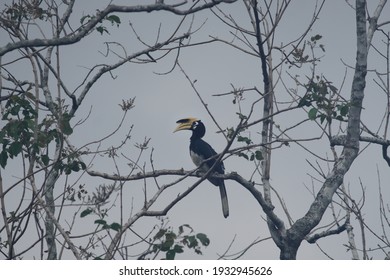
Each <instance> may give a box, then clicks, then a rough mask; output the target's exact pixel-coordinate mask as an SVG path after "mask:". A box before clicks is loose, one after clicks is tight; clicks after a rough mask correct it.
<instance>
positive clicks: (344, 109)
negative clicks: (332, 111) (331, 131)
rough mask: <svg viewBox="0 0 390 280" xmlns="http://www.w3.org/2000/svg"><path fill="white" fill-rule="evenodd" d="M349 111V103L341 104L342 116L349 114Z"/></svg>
mask: <svg viewBox="0 0 390 280" xmlns="http://www.w3.org/2000/svg"><path fill="white" fill-rule="evenodd" d="M348 112H349V106H348V105H347V104H346V105H343V106H341V108H340V115H341V116H343V117H345V116H347V115H348Z"/></svg>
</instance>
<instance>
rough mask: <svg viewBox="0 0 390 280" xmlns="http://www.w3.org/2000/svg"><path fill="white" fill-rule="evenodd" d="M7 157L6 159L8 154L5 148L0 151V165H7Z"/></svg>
mask: <svg viewBox="0 0 390 280" xmlns="http://www.w3.org/2000/svg"><path fill="white" fill-rule="evenodd" d="M7 159H8V154H7V152H6V151H5V150H3V151H1V153H0V165H1V167H3V168H5V166H6V165H7Z"/></svg>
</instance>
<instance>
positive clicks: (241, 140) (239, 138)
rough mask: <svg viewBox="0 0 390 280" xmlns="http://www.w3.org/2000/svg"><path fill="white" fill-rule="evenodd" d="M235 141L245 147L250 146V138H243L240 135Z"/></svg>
mask: <svg viewBox="0 0 390 280" xmlns="http://www.w3.org/2000/svg"><path fill="white" fill-rule="evenodd" d="M237 141H238V142H245V143H246V144H247V145H250V144H252V140H251V139H250V138H248V137H244V136H241V135H238V136H237Z"/></svg>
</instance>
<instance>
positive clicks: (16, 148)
mask: <svg viewBox="0 0 390 280" xmlns="http://www.w3.org/2000/svg"><path fill="white" fill-rule="evenodd" d="M22 147H23V145H22V143H20V142H13V143H12V144H11V145H10V146H9V149H8V153H9V155H10V156H11V158H12V157H14V156H17V155H18V154H19V153H20V152H21V151H22Z"/></svg>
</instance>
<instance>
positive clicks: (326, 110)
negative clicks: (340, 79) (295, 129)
mask: <svg viewBox="0 0 390 280" xmlns="http://www.w3.org/2000/svg"><path fill="white" fill-rule="evenodd" d="M305 88H306V94H305V95H304V96H303V97H302V98H301V99H300V101H299V103H298V106H299V107H312V108H311V109H310V110H309V111H308V117H309V119H310V120H315V119H317V118H319V119H320V122H321V123H323V122H324V121H325V120H326V121H327V122H328V123H331V122H332V120H333V119H336V120H339V121H346V120H347V118H348V112H349V108H350V103H349V102H347V101H340V100H339V98H337V97H338V96H339V94H338V90H337V88H336V87H335V86H333V85H332V83H331V82H329V81H327V80H326V79H324V78H322V77H319V76H316V79H310V80H309V82H308V83H307V84H306V85H305Z"/></svg>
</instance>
